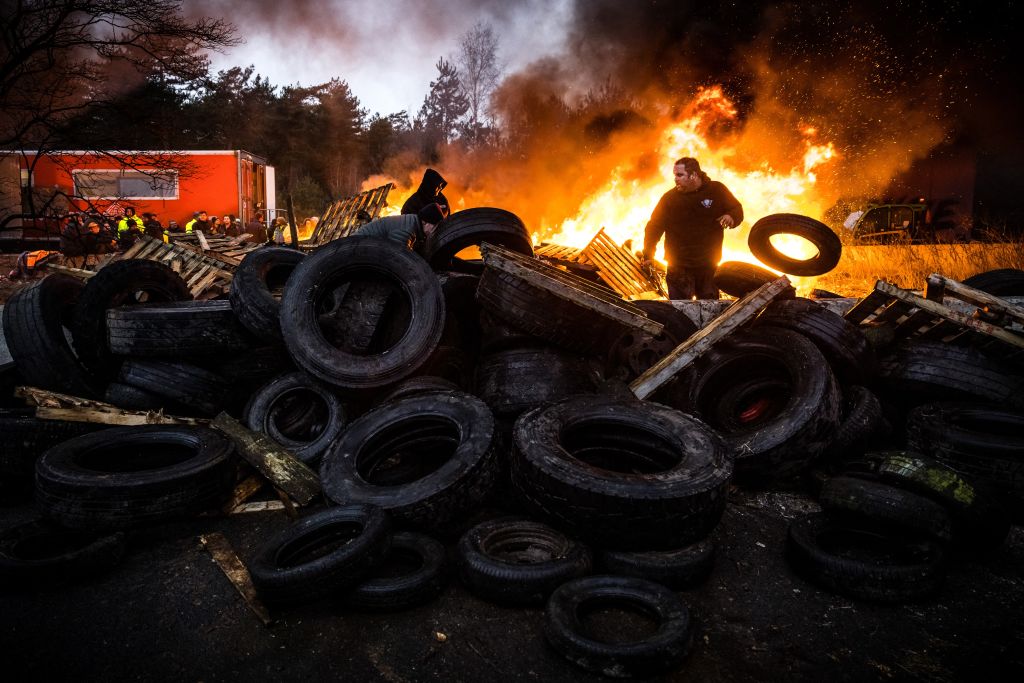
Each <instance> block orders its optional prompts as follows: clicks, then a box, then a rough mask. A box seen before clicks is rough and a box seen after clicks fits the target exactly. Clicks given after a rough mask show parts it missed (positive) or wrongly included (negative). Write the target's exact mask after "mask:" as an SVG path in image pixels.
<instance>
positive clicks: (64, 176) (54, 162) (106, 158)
mask: <svg viewBox="0 0 1024 683" xmlns="http://www.w3.org/2000/svg"><path fill="white" fill-rule="evenodd" d="M11 156H15V157H17V158H18V160H19V170H20V178H19V180H20V186H21V200H22V201H21V205H22V206H21V211H20V213H21V214H22V216H23V217H22V218H21V219H20V220H18V219H14V220H10V218H12V217H13V216H14V214H9V216H8V218H9V220H6V221H5V223H6V224H5V225H4V226H3V227H4V228H5V231H10V230H12V229H16V228H20V227H22V226H23V227H24V228H25V232H24V237H26V238H28V237H29V234H28V233H29V232H30V231H31V227H33V226H35V225H37V224H38V220H39V218H42V217H43V216H53V215H55V214H56V215H59V214H61V213H64V212H66V211H69V210H70V211H74V210H77V211H94V210H98V211H100V212H102V213H105V214H107V215H114V216H116V215H120V214H121V212H122V211H123V209H124V207H126V206H133V207H135V211H136V213H137V214H140V215H141V214H143V213H145V212H151V213H154V214H156V216H157V218H159V219H160V221H161V222H162V223H163V224H164V225H165V226H166V225H167V223H168V222H169V221H172V220H173V221H176V222H177V223H178V225H180V226H184V225H185V223H186V222H188V221H189V220H190V219H191V218H192V214H193V213H194V212H196V211H200V210H202V211H206V212H207V213H209V214H210V215H217V216H223V215H224V214H233V215H234V216H236V217H237V218H240V219H241V220H242V222H243V223H245V222H246V221H248V220H250V219H251V218H252V217H253V215H255V212H257V211H261V212H269V215H270V216H273V215H274V214H275V212H276V208H277V207H276V201H275V196H274V168H273V166H268V165H267V161H266V159H263V158H261V157H258V156H256V155H254V154H251V153H249V152H245V151H242V150H187V151H185V150H156V151H153V150H149V151H111V152H96V151H59V152H47V153H46V154H39V153H38V152H34V151H24V152H16V153H12V154H11ZM29 196H31V198H32V201H31V203H30V202H29V201H28V197H29ZM43 207H46V210H45V211H44V210H43ZM33 212H34V213H35V215H33ZM11 236H13V235H7V237H11Z"/></svg>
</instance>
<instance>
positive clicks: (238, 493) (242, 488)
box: [221, 470, 266, 515]
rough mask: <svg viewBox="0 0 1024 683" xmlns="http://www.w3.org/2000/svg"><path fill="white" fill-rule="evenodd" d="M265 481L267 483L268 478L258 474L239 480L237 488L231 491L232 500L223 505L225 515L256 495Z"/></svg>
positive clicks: (222, 509)
mask: <svg viewBox="0 0 1024 683" xmlns="http://www.w3.org/2000/svg"><path fill="white" fill-rule="evenodd" d="M250 471H251V470H250ZM264 483H266V479H264V478H263V477H261V476H259V475H258V474H251V475H249V476H248V477H246V478H245V479H243V480H242V481H240V482H238V485H236V486H235V490H234V491H232V492H231V500H229V501H228V502H226V503H224V505H223V506H222V507H221V511H222V512H223V513H224V514H225V515H230V514H231V512H232V511H233V510H234V509H235V508H236V507H238V506H239V505H241V504H242V503H244V502H245V501H247V500H249V499H250V498H252V497H253V496H254V495H256V493H257V492H258V491H259V490H260V489H261V488H263V484H264Z"/></svg>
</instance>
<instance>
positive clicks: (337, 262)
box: [281, 236, 445, 389]
mask: <svg viewBox="0 0 1024 683" xmlns="http://www.w3.org/2000/svg"><path fill="white" fill-rule="evenodd" d="M367 275H369V276H371V277H376V278H386V279H388V281H389V282H391V283H392V284H394V285H397V288H398V290H399V291H400V293H401V295H402V299H403V301H404V302H405V303H406V304H407V305H408V315H409V320H408V324H407V325H406V326H405V329H404V331H403V332H401V336H400V337H399V338H398V339H397V340H395V341H394V343H393V344H389V345H387V346H386V348H383V349H381V350H380V351H379V352H375V353H368V354H356V353H351V352H348V351H345V350H343V349H341V348H338V347H337V346H334V345H332V344H331V343H330V342H329V341H328V339H327V338H326V337H325V336H324V335H323V333H322V331H321V330H320V327H319V321H318V316H319V313H320V310H319V309H320V308H321V307H322V306H323V305H324V304H325V303H326V297H327V296H328V295H329V294H330V293H331V292H332V291H334V290H336V289H337V288H338V286H339V285H341V284H343V283H344V282H346V281H348V280H347V278H351V277H353V276H359V277H363V278H366V276H367ZM444 317H445V308H444V296H443V293H442V291H441V285H440V283H439V282H438V281H437V277H436V276H435V275H434V273H433V271H431V270H430V267H429V266H428V265H427V264H426V263H425V262H424V261H423V259H421V258H420V257H419V256H417V255H416V254H413V253H412V252H410V251H408V250H407V249H404V248H402V247H401V246H399V245H396V244H391V243H388V242H387V241H385V240H380V239H374V238H372V237H358V236H356V237H350V238H346V239H343V240H336V241H334V242H330V243H328V244H326V245H324V246H322V247H320V248H319V249H317V250H316V251H315V252H314V253H313V254H311V255H310V256H309V257H307V258H306V259H304V260H303V261H302V263H300V264H299V265H298V266H297V267H296V268H295V271H294V272H293V273H292V276H291V277H290V278H289V279H288V284H287V285H286V287H285V292H284V297H283V299H282V300H281V330H282V332H283V334H284V338H285V342H286V346H287V348H288V352H289V353H290V354H291V355H292V358H293V359H294V360H295V363H296V364H297V365H298V366H299V367H300V368H301V369H303V370H305V371H306V372H308V373H309V374H311V375H313V376H314V377H316V378H317V379H320V380H322V381H324V382H327V383H329V384H333V385H335V386H339V387H343V388H353V389H372V388H378V387H384V386H388V385H390V384H394V383H395V382H398V381H400V380H402V379H403V378H405V377H408V376H410V375H412V374H413V373H415V372H416V370H417V369H418V368H419V367H420V366H421V365H423V363H424V362H426V360H427V358H428V357H429V356H430V353H431V352H432V351H433V350H434V348H435V347H436V346H437V344H438V342H439V340H440V339H441V333H442V331H443V329H444Z"/></svg>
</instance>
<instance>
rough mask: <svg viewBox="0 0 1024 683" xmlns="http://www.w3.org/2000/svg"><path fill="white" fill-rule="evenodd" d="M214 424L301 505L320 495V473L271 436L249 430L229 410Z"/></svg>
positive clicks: (247, 457) (213, 422)
mask: <svg viewBox="0 0 1024 683" xmlns="http://www.w3.org/2000/svg"><path fill="white" fill-rule="evenodd" d="M210 425H211V426H212V427H214V428H215V429H219V430H220V431H221V432H223V433H224V434H225V435H226V436H227V437H228V438H230V439H231V440H232V441H234V442H235V446H237V447H238V453H239V455H241V456H242V458H243V459H244V460H245V461H246V462H248V463H249V464H250V465H252V466H253V467H255V468H256V469H257V470H259V472H260V474H262V475H263V476H264V477H266V478H267V479H269V480H270V482H271V483H272V484H274V486H276V487H277V488H279V489H281V490H282V491H284V492H285V493H287V494H288V497H290V498H291V499H292V500H294V501H295V502H296V503H298V504H299V505H300V506H302V505H307V504H308V503H310V502H312V501H313V500H314V499H315V498H316V497H317V496H319V495H320V491H321V488H320V477H319V476H317V474H316V472H314V471H313V470H312V469H310V468H309V466H308V465H306V464H305V463H304V462H302V461H301V460H299V459H298V458H296V457H295V456H294V455H292V454H291V453H289V452H288V451H286V450H284V449H283V448H281V446H279V445H278V444H277V443H276V442H275V441H274V440H273V439H271V438H270V437H268V436H267V435H265V434H261V433H259V432H254V431H252V430H251V429H248V428H247V427H245V426H244V425H243V424H242V423H240V422H239V421H238V420H236V419H234V418H233V417H231V416H230V415H228V414H227V413H220V414H219V415H217V417H215V418H214V419H213V421H212V422H211V423H210Z"/></svg>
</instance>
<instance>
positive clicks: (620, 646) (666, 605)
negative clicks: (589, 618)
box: [544, 576, 693, 678]
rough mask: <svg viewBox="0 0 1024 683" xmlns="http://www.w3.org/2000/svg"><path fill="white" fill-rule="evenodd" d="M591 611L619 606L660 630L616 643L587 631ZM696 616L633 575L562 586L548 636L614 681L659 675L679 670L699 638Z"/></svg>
mask: <svg viewBox="0 0 1024 683" xmlns="http://www.w3.org/2000/svg"><path fill="white" fill-rule="evenodd" d="M591 607H604V608H607V607H619V608H622V609H627V610H629V611H634V612H638V613H640V614H643V615H644V616H647V617H649V618H652V619H654V620H655V621H656V622H657V630H656V631H655V632H654V633H652V634H650V635H648V636H646V637H643V638H641V639H638V640H632V641H628V642H620V643H612V642H608V641H606V640H604V639H599V638H596V637H594V636H593V635H592V634H590V633H588V632H587V629H586V627H585V625H584V620H583V616H584V615H585V613H586V612H587V610H588V608H591ZM692 632H693V627H692V622H691V619H690V611H689V609H687V607H686V605H684V604H683V601H682V600H681V599H680V598H679V597H678V596H677V595H676V594H675V593H673V592H672V591H670V590H669V589H668V588H666V587H665V586H662V585H660V584H657V583H654V582H652V581H647V580H645V579H638V578H635V577H628V576H587V577H583V578H580V579H574V580H572V581H569V582H567V583H564V584H562V586H560V587H559V588H558V590H556V591H555V592H554V593H553V594H552V595H551V599H550V600H549V601H548V605H547V609H546V610H545V624H544V636H545V638H546V639H547V641H548V643H549V644H550V645H551V647H553V648H554V649H555V650H557V651H558V652H559V653H561V654H562V656H564V657H565V658H566V659H568V660H569V661H571V662H572V663H573V664H576V665H577V666H579V667H581V668H583V669H586V670H587V671H592V672H594V673H598V674H601V675H603V676H609V677H613V678H632V677H637V678H641V677H647V676H654V675H657V674H659V673H663V672H665V671H669V670H670V669H674V668H675V667H676V666H678V665H679V664H680V663H681V662H682V661H683V659H685V657H686V654H687V652H688V651H689V648H690V644H691V641H692V639H693V633H692Z"/></svg>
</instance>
